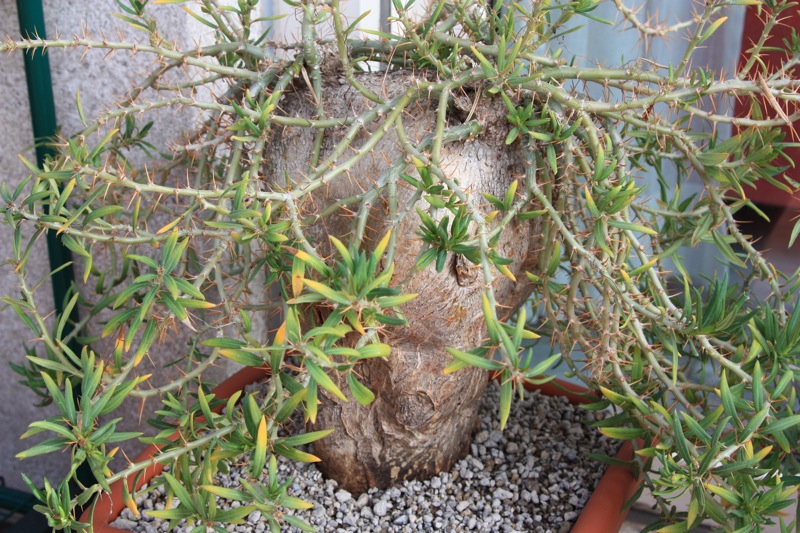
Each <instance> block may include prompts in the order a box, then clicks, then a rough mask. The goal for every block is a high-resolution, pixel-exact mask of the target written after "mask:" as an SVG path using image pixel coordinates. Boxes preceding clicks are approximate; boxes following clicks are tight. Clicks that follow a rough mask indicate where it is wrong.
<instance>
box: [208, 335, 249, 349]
mask: <svg viewBox="0 0 800 533" xmlns="http://www.w3.org/2000/svg"><path fill="white" fill-rule="evenodd" d="M200 344H202V345H203V346H209V347H211V348H242V347H244V346H247V343H246V342H244V341H240V340H238V339H228V338H225V337H215V338H213V339H205V340H203V341H201V342H200Z"/></svg>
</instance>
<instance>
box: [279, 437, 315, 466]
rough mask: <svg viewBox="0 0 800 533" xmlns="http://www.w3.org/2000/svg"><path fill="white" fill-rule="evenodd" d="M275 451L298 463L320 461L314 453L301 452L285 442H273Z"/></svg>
mask: <svg viewBox="0 0 800 533" xmlns="http://www.w3.org/2000/svg"><path fill="white" fill-rule="evenodd" d="M275 453H277V454H278V455H282V456H283V457H286V458H287V459H291V460H292V461H297V462H299V463H318V462H319V461H320V458H319V457H317V456H316V455H311V454H310V453H306V452H301V451H300V450H298V449H296V448H291V447H289V446H286V445H285V444H281V443H280V442H276V443H275Z"/></svg>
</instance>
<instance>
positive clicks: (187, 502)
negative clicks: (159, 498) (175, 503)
mask: <svg viewBox="0 0 800 533" xmlns="http://www.w3.org/2000/svg"><path fill="white" fill-rule="evenodd" d="M162 475H163V476H164V479H166V480H167V484H169V488H170V489H172V492H173V494H175V496H177V497H178V500H180V502H181V504H182V505H183V506H184V507H186V509H188V510H189V511H191V513H196V512H197V507H195V504H194V500H193V499H192V496H191V495H190V494H189V492H188V491H187V490H186V488H185V487H184V486H183V485H182V484H181V482H180V481H178V480H177V479H175V476H173V475H172V474H170V473H169V472H164V473H163V474H162Z"/></svg>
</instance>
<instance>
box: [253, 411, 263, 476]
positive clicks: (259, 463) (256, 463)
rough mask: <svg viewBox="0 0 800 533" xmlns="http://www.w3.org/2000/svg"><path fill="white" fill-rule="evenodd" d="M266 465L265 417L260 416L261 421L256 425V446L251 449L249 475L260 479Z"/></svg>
mask: <svg viewBox="0 0 800 533" xmlns="http://www.w3.org/2000/svg"><path fill="white" fill-rule="evenodd" d="M266 464H267V417H266V416H265V415H263V414H262V415H261V421H260V422H259V424H258V430H257V432H256V446H255V448H254V449H253V455H252V457H251V458H250V475H252V476H253V478H255V479H258V478H259V477H261V472H262V471H263V470H264V466H265V465H266Z"/></svg>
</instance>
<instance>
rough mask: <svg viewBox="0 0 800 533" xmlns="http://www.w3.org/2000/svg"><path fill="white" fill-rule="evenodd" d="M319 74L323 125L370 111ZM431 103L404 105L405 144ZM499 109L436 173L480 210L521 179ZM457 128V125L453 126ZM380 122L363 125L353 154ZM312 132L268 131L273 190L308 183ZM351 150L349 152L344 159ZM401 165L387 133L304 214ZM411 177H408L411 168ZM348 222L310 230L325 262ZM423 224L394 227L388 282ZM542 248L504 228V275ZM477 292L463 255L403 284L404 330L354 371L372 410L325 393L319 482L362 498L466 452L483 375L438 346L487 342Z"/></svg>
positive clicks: (337, 134)
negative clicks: (456, 363)
mask: <svg viewBox="0 0 800 533" xmlns="http://www.w3.org/2000/svg"><path fill="white" fill-rule="evenodd" d="M326 74H327V75H326V86H325V91H324V100H323V106H324V108H325V110H326V113H327V114H329V115H330V116H355V115H357V114H360V113H361V112H363V111H364V110H365V109H367V108H368V107H371V106H373V105H374V104H372V103H371V102H369V101H367V100H366V99H364V98H363V97H362V96H361V95H360V94H359V93H358V92H357V91H356V90H354V89H353V88H352V87H350V86H349V85H347V84H344V83H341V82H340V80H339V78H338V77H337V76H336V75H335V73H333V75H332V74H331V72H327V73H326ZM360 81H361V82H362V83H363V84H364V85H366V86H368V87H370V88H371V89H372V90H373V91H375V92H376V93H378V94H380V95H383V96H384V97H386V98H391V97H392V96H394V95H397V94H400V93H401V92H402V91H403V90H405V89H406V88H407V87H408V86H409V84H412V83H415V81H416V78H414V77H413V76H412V75H411V74H408V73H391V74H389V75H384V74H381V75H364V76H362V78H361V79H360ZM436 105H437V103H436V101H428V100H423V101H421V102H418V103H417V104H415V105H413V106H411V108H410V109H408V112H407V113H406V114H405V115H404V116H403V126H404V129H405V131H406V133H407V135H408V136H409V138H411V140H412V141H414V142H420V141H421V140H422V139H423V138H424V136H425V135H427V134H429V133H430V132H431V131H432V130H433V128H434V126H435V110H436ZM281 106H282V108H283V111H284V112H286V113H287V114H290V115H295V116H302V117H313V116H314V115H315V108H314V106H313V104H312V99H311V98H309V95H308V93H307V91H306V90H304V89H303V88H298V89H297V92H294V93H290V94H288V95H287V96H286V98H285V99H284V101H283V102H282V103H281ZM471 106H472V100H471V97H470V95H467V94H462V95H460V96H458V97H457V99H456V106H455V108H454V109H453V113H452V115H453V117H456V116H459V117H465V116H466V115H467V112H468V111H469V109H470V107H471ZM505 112H506V111H505V108H504V106H503V104H502V102H500V101H496V100H489V99H483V100H482V101H481V102H479V105H478V106H477V107H476V111H475V114H474V118H476V119H478V120H479V121H480V122H481V123H482V125H483V126H484V129H483V131H482V132H481V134H480V135H478V136H477V137H476V138H475V139H471V140H469V141H466V142H457V143H450V144H446V145H445V146H444V147H443V150H442V163H441V166H442V168H443V170H444V171H445V172H446V173H447V174H448V175H449V176H451V177H454V178H457V179H458V182H459V183H460V185H461V186H462V187H463V188H464V189H466V190H469V191H470V192H471V193H472V194H471V198H472V201H474V202H482V201H483V198H482V196H481V194H480V192H482V191H485V192H489V193H492V194H494V195H495V196H499V197H502V196H503V195H504V194H505V191H506V190H507V188H508V186H509V184H510V183H511V182H512V181H513V180H514V179H520V178H522V174H523V172H524V167H523V158H522V154H521V153H520V152H519V150H518V149H517V148H515V147H507V146H506V145H505V143H504V139H505V136H506V133H507V131H508V129H507V128H508V126H507V125H506V122H505V119H504V118H503V117H504V115H505ZM453 123H454V124H455V123H457V121H456V119H453ZM381 124H382V123H381V122H376V123H374V124H367V125H366V126H365V128H364V129H365V131H364V133H363V134H361V135H359V137H357V138H356V140H355V142H354V143H353V148H357V147H358V146H359V145H360V144H361V143H362V142H364V141H365V140H366V139H367V138H368V136H369V133H368V132H370V131H374V130H375V129H376V128H378V127H380V126H381ZM343 132H344V129H339V130H334V129H330V130H328V131H327V133H326V138H325V142H324V145H323V158H324V157H326V155H327V154H329V153H330V151H331V149H332V147H333V146H334V145H335V144H336V142H337V141H339V140H340V139H341V136H342V135H343ZM314 133H315V132H314V131H309V130H308V129H304V128H284V129H282V130H278V131H276V132H275V137H274V140H273V141H272V144H271V145H270V146H269V147H268V149H267V153H266V154H265V155H266V157H267V159H266V162H265V175H266V176H275V177H276V180H277V181H275V182H274V183H275V186H279V185H280V183H281V180H282V179H283V176H285V175H286V173H288V175H289V176H290V177H291V178H292V179H293V180H294V181H295V182H299V183H302V181H303V176H306V175H308V172H309V170H308V162H309V157H310V153H311V147H312V145H313V138H314ZM517 146H518V145H517ZM352 153H353V151H352V150H350V151H348V152H346V153H345V156H344V157H349V156H351V155H352ZM405 159H406V158H405V156H404V155H403V152H402V151H401V149H400V147H399V144H398V143H397V140H396V135H395V134H394V131H390V132H389V133H388V134H387V135H386V137H384V139H382V141H381V142H380V143H379V144H378V145H377V146H376V147H375V149H373V150H372V151H371V152H370V154H369V155H367V156H366V157H364V158H363V159H362V160H361V161H360V162H359V163H357V164H356V165H355V166H354V167H353V168H352V169H351V170H350V171H349V172H348V173H347V175H342V176H340V177H339V178H337V179H336V180H333V181H332V182H331V183H330V184H329V185H328V186H327V187H321V188H320V189H317V191H315V192H314V194H313V198H311V199H310V200H308V201H307V202H306V204H305V205H304V206H302V207H303V209H304V211H305V212H306V214H310V213H314V212H319V211H320V210H321V209H324V208H325V206H327V205H330V204H331V203H332V202H333V201H335V200H337V199H341V198H347V197H350V196H353V195H356V194H359V193H361V192H363V190H364V188H365V187H369V186H370V185H371V184H372V183H375V182H376V181H377V180H379V179H381V177H382V175H383V174H384V173H385V172H386V171H387V170H388V169H389V168H390V167H391V165H393V164H394V163H395V162H397V161H400V160H405ZM342 160H343V159H342ZM410 168H411V169H413V165H412V166H410ZM398 188H399V189H400V191H399V195H398V196H399V203H400V205H401V206H402V205H404V204H406V203H407V202H408V201H409V199H410V198H411V196H412V191H411V190H410V188H409V187H406V184H405V183H404V182H402V181H400V182H399V186H398ZM476 191H477V192H476ZM422 204H423V205H424V202H422ZM534 208H535V207H534ZM386 210H387V207H386V202H385V199H384V198H381V199H380V201H376V202H374V203H373V206H372V212H371V214H370V221H369V224H368V230H367V234H366V235H365V242H364V244H363V246H364V247H366V248H369V247H370V246H372V245H374V243H375V242H376V241H377V240H378V239H379V238H380V237H382V236H383V235H384V234H385V232H386V230H387V222H386ZM352 221H353V217H352V216H348V213H346V212H344V211H340V212H338V213H336V214H334V215H332V216H330V217H327V218H325V219H323V220H321V221H319V222H318V223H316V224H315V225H314V227H312V228H308V230H307V235H308V237H309V239H310V240H312V242H313V244H314V245H315V246H317V249H318V250H319V252H320V253H321V254H322V255H323V256H327V255H331V254H332V251H331V248H330V244H329V243H328V239H327V235H335V236H337V237H339V238H343V237H346V236H347V235H348V234H349V233H350V232H351V231H352V228H351V224H352ZM419 225H420V221H419V218H418V217H417V215H416V213H415V212H414V210H413V209H411V210H410V212H409V214H408V215H407V216H406V217H405V218H404V219H403V220H402V221H401V222H400V224H399V225H398V227H397V228H396V230H395V231H396V238H397V252H396V256H395V276H394V279H395V280H403V279H405V278H406V277H407V276H408V274H409V273H410V272H411V269H412V267H413V265H414V263H415V262H416V260H417V258H418V256H419V254H420V251H421V250H422V248H423V243H422V241H421V239H420V238H419V237H418V236H417V235H416V231H418V229H419ZM540 245H541V228H540V227H539V226H538V223H536V222H534V223H525V224H520V225H517V224H516V223H512V224H511V225H509V226H508V227H507V228H506V229H505V230H504V232H503V236H502V238H501V240H500V243H499V246H498V248H497V250H498V252H499V253H500V254H502V255H503V256H505V257H510V258H512V259H514V261H515V262H514V264H513V265H511V267H510V268H511V270H512V271H513V272H514V273H515V275H516V274H522V273H523V272H524V271H525V270H529V271H532V270H535V269H536V264H537V256H538V249H539V248H540ZM517 277H518V279H520V281H519V282H517V283H514V282H512V281H510V280H508V279H506V278H499V279H498V280H497V281H495V287H494V288H495V293H496V297H497V299H498V303H499V304H501V305H502V306H504V308H505V309H507V310H508V311H509V312H510V311H512V310H513V309H515V308H517V307H518V306H519V305H520V304H521V303H522V302H523V301H524V300H525V298H526V297H527V295H528V294H529V293H530V287H529V286H528V284H527V282H526V281H523V280H524V279H525V276H524V275H519V276H517ZM482 289H483V278H482V275H481V273H480V269H479V268H478V267H476V266H475V265H472V264H471V263H469V262H468V261H466V260H464V258H463V257H460V256H455V257H449V258H448V266H447V268H445V269H444V271H443V272H441V273H437V272H436V270H435V268H434V267H433V266H430V267H429V268H428V269H426V270H425V271H422V272H418V273H416V274H415V275H414V276H413V277H412V278H411V279H410V280H409V281H408V283H407V284H406V285H404V287H403V290H404V292H407V293H418V294H419V297H418V298H417V299H415V300H413V301H411V302H410V303H408V304H406V305H404V306H403V312H404V314H405V316H406V318H407V319H408V326H407V327H403V328H394V329H392V330H391V331H390V332H389V335H390V337H388V338H387V340H386V342H388V343H389V344H390V345H391V346H392V354H391V356H389V357H388V358H387V360H370V361H367V362H364V363H362V364H360V365H359V366H358V367H357V371H358V376H359V379H361V380H362V382H364V383H365V384H366V385H367V386H368V387H369V388H370V389H371V390H372V391H373V392H374V393H375V395H376V399H375V401H374V402H373V403H372V404H371V405H370V406H368V407H364V406H362V405H360V404H359V403H358V402H355V401H352V400H351V401H349V402H346V403H345V402H341V401H339V400H337V399H336V398H333V397H331V396H329V395H327V394H325V393H324V392H322V391H321V394H320V398H321V405H320V409H319V415H318V418H317V426H318V427H320V428H334V429H335V431H334V433H333V434H332V435H330V436H329V437H326V438H325V439H323V440H321V441H319V442H318V443H316V445H315V453H316V454H317V455H318V456H319V457H320V458H321V459H322V463H321V464H320V465H319V466H320V468H321V470H322V471H323V472H324V473H325V474H327V475H328V476H330V477H332V478H334V479H336V480H337V481H338V482H339V484H340V485H341V486H344V487H345V488H346V489H348V490H350V491H354V492H360V491H364V490H366V489H367V488H369V487H372V486H378V487H386V486H388V485H390V484H392V483H395V482H397V481H400V480H403V479H408V478H424V477H428V476H431V475H433V474H435V473H437V472H439V471H441V470H443V469H448V468H449V467H450V466H451V465H452V464H453V463H454V462H455V461H457V460H459V459H460V458H462V457H463V456H464V455H465V454H466V452H467V450H468V448H469V443H470V434H471V432H472V430H473V429H474V427H475V423H476V421H477V420H476V417H477V410H478V405H479V401H480V397H481V395H482V393H483V391H484V388H485V386H486V374H485V372H483V371H480V370H477V369H465V370H462V371H459V372H456V373H455V374H451V375H444V374H443V373H442V369H443V368H444V367H445V366H447V364H449V363H450V362H451V361H452V359H451V356H450V355H448V354H447V352H445V350H444V347H445V346H454V347H458V348H462V349H469V348H472V347H474V346H476V345H478V344H479V343H480V342H481V341H482V339H483V338H484V336H485V325H484V321H483V315H482V312H481V291H482ZM498 312H502V310H499V311H498ZM332 377H333V378H334V379H335V380H336V379H339V384H340V385H341V389H342V390H344V391H346V390H347V386H346V383H345V381H344V379H343V378H342V377H341V376H336V375H334V376H332Z"/></svg>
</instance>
